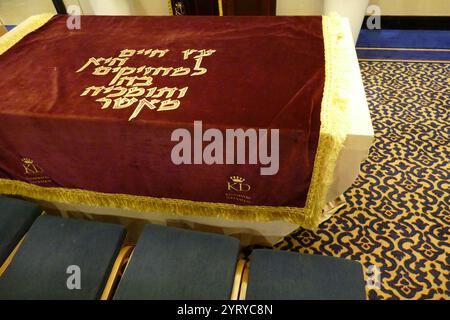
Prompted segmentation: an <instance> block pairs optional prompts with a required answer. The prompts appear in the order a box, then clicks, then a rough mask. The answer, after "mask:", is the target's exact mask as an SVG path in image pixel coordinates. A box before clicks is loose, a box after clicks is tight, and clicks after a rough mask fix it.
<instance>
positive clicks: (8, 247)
mask: <svg viewBox="0 0 450 320" xmlns="http://www.w3.org/2000/svg"><path fill="white" fill-rule="evenodd" d="M41 212H42V210H41V209H40V208H39V207H38V206H37V205H36V204H34V203H31V202H27V201H23V200H19V199H14V198H7V197H3V196H0V266H1V265H2V264H3V263H4V262H5V260H6V258H7V257H8V256H9V255H10V254H11V252H12V251H13V249H14V248H15V246H16V245H17V244H18V243H19V241H20V239H22V237H23V236H24V235H25V233H26V232H27V231H28V229H29V228H30V226H31V224H32V223H33V222H34V220H35V219H36V218H37V217H38V216H39V215H40V214H41Z"/></svg>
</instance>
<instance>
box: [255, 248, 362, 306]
mask: <svg viewBox="0 0 450 320" xmlns="http://www.w3.org/2000/svg"><path fill="white" fill-rule="evenodd" d="M310 299H311V300H325V299H326V300H347V299H349V300H364V299H365V283H364V275H363V270H362V266H361V264H360V263H358V262H354V261H350V260H345V259H338V258H334V257H326V256H319V255H311V254H301V253H293V252H285V251H275V250H267V249H258V250H254V251H253V253H252V254H251V257H250V271H249V278H248V286H247V300H310Z"/></svg>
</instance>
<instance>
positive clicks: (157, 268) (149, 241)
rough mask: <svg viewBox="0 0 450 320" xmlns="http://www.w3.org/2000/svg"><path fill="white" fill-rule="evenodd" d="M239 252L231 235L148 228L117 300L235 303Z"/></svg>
mask: <svg viewBox="0 0 450 320" xmlns="http://www.w3.org/2000/svg"><path fill="white" fill-rule="evenodd" d="M239 251H240V243H239V240H237V239H235V238H231V237H228V236H223V235H217V234H210V233H204V232H196V231H189V230H183V229H178V228H171V227H163V226H158V225H147V226H145V228H144V230H143V232H142V234H141V236H140V238H139V240H138V243H137V245H136V248H135V249H134V252H133V254H132V256H131V259H130V262H129V264H128V266H127V268H126V270H125V273H124V275H123V277H122V279H121V280H120V283H119V286H118V288H117V291H116V294H115V296H114V299H124V300H126V299H181V300H197V299H198V300H203V299H212V300H216V299H220V300H226V299H230V296H231V292H232V288H233V281H234V277H235V270H236V263H237V260H238V256H239Z"/></svg>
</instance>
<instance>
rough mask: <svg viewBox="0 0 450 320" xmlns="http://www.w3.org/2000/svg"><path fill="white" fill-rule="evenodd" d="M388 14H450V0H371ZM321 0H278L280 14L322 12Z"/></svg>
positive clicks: (278, 12)
mask: <svg viewBox="0 0 450 320" xmlns="http://www.w3.org/2000/svg"><path fill="white" fill-rule="evenodd" d="M370 4H375V5H378V6H380V8H381V14H382V15H386V16H401V15H410V16H450V0H371V1H370ZM322 9H323V1H320V0H278V2H277V14H279V15H318V14H321V13H322Z"/></svg>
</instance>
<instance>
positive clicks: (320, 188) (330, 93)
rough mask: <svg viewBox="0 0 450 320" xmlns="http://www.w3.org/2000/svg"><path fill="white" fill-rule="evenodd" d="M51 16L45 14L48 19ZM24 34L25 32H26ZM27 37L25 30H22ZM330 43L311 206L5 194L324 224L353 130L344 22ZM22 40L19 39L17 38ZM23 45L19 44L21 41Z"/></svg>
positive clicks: (32, 191) (336, 23)
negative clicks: (337, 169)
mask: <svg viewBox="0 0 450 320" xmlns="http://www.w3.org/2000/svg"><path fill="white" fill-rule="evenodd" d="M49 18H50V16H46V18H45V19H46V20H47V21H48V19H49ZM37 19H38V21H39V23H38V21H35V22H33V21H32V20H31V21H29V22H28V25H29V26H33V27H29V28H28V30H29V32H31V31H33V30H35V29H36V28H37V27H39V25H42V23H43V21H44V20H45V19H44V18H43V17H41V18H37ZM22 30H23V29H22ZM20 34H21V35H22V37H23V36H24V35H25V33H24V31H20ZM323 34H324V42H325V69H326V76H325V88H324V95H323V100H322V112H321V131H320V137H319V144H318V149H317V154H316V159H315V163H314V170H313V174H312V180H311V185H310V189H309V192H308V197H307V200H306V206H305V207H304V208H296V207H272V206H241V205H233V204H226V203H212V202H197V201H190V200H181V199H167V198H153V197H143V196H133V195H125V194H107V193H100V192H94V191H87V190H80V189H66V188H46V187H40V186H36V185H33V184H29V183H25V182H21V181H16V180H7V179H0V193H4V194H9V195H17V196H23V197H27V198H31V199H37V200H44V201H49V202H61V203H67V204H84V205H91V206H102V207H113V208H122V209H127V210H133V211H139V212H158V213H163V214H168V215H175V216H180V215H181V216H183V215H185V216H202V217H217V218H222V219H232V220H253V221H274V220H283V221H286V222H291V223H295V224H298V225H300V226H302V227H304V228H307V229H315V228H317V226H318V225H319V223H320V222H321V221H322V208H323V207H324V206H325V198H326V195H327V191H328V188H329V186H330V184H331V182H332V179H333V174H334V168H335V164H336V160H337V158H338V155H339V152H340V151H341V149H342V147H343V144H344V141H345V139H346V135H347V131H348V118H349V117H348V106H347V105H348V103H347V101H348V100H347V99H346V98H345V97H346V96H347V95H348V93H347V92H346V88H347V83H348V82H346V81H350V80H347V79H345V74H346V68H347V65H346V61H348V60H347V56H346V53H345V50H342V49H341V48H340V46H341V44H340V43H341V42H342V41H341V40H342V39H343V33H342V25H341V19H340V18H339V17H338V16H332V17H323ZM15 39H17V36H16V37H15ZM17 41H18V40H17Z"/></svg>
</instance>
